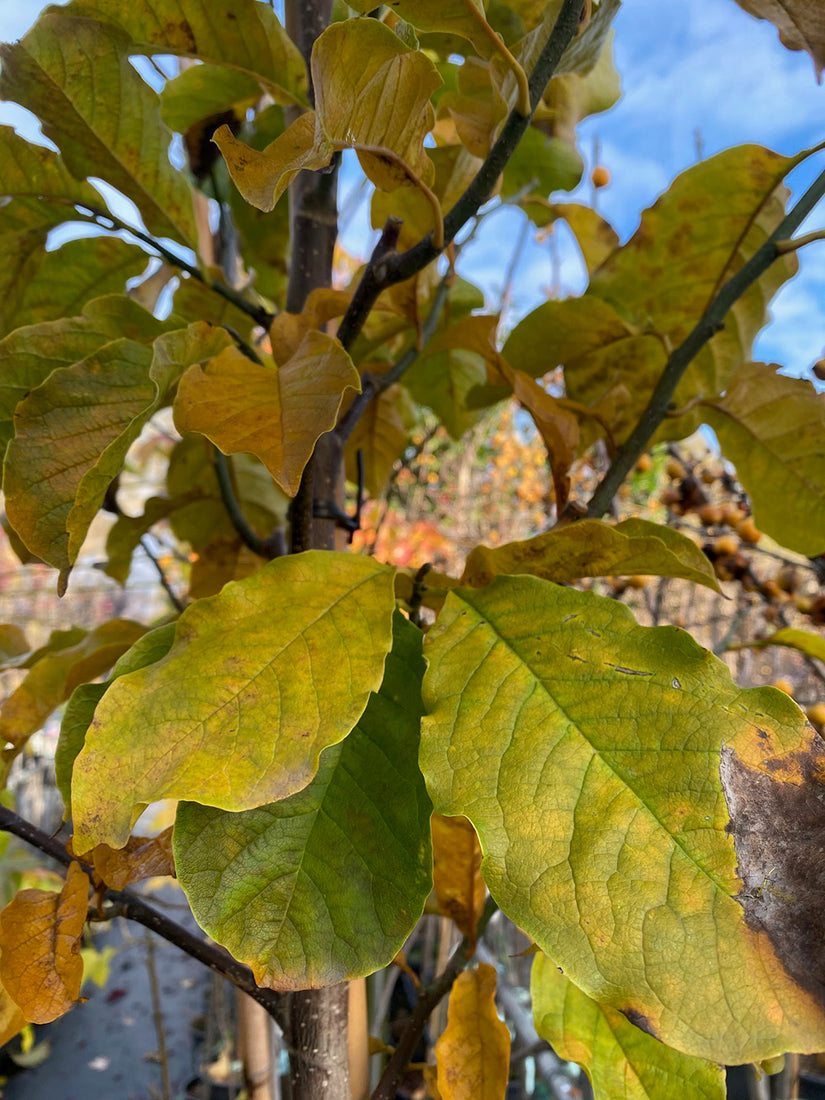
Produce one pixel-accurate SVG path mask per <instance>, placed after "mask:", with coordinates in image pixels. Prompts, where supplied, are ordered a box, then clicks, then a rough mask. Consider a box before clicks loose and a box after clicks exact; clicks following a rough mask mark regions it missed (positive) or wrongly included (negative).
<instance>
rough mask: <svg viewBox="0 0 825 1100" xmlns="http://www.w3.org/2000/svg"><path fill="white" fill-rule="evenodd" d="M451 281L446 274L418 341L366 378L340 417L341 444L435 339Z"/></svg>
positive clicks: (339, 435) (338, 431)
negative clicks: (369, 408) (374, 400)
mask: <svg viewBox="0 0 825 1100" xmlns="http://www.w3.org/2000/svg"><path fill="white" fill-rule="evenodd" d="M449 284H450V279H449V276H446V275H445V276H444V278H443V279H442V280H441V282H440V283H439V286H438V289H437V290H436V292H435V295H434V296H433V304H432V306H431V307H430V312H429V313H428V314H427V317H426V319H425V321H424V324H423V325H422V326H421V337H420V339H419V342H418V344H417V345H415V346H413V347H411V348H409V349H408V350H407V351H405V352H404V354H403V355H402V356H401V358H400V359H399V360H398V361H397V362H396V363H394V364H393V365H392V366H391V367H390V369H389V370H388V371H387V372H386V373H385V374H381V375H372V374H371V375H368V376H367V377H365V379H364V386H363V389H362V390H361V393H359V394H357V395H356V397H355V399H354V400H353V402H352V404H351V405H350V407H349V408H348V409H347V411H346V413H345V414H344V415H343V416H342V417H341V420H340V422H339V423H338V425H337V427H336V428H335V434H336V435H337V436H338V438H339V439H340V441H341V444H342V445H343V444H344V443H346V441H347V440H348V439H349V437H350V436H351V435H352V432H353V429H354V428H355V425H356V424H357V423H358V421H359V420H360V419H361V417H362V416H363V415H364V412H365V411H366V409H367V406H368V405H369V403H370V402H371V401H372V400H373V399H374V398H376V397H378V396H379V395H380V394H382V393H383V392H384V391H385V390H387V389H389V387H390V386H392V385H394V384H395V383H396V382H398V381H399V380H400V379H401V378H403V376H404V375H405V374H406V373H407V371H408V370H409V369H410V367H411V366H412V365H413V363H414V362H415V361H416V359H417V358H418V356H419V355H420V354H421V352H422V351H423V350H424V347H425V346H426V345H427V343H428V341H429V340H430V339H432V336H433V333H434V332H435V330H436V328H437V327H438V322H439V321H440V320H441V313H442V311H443V309H444V304H445V302H446V301H447V294H448V292H449Z"/></svg>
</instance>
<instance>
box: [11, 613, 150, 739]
mask: <svg viewBox="0 0 825 1100" xmlns="http://www.w3.org/2000/svg"><path fill="white" fill-rule="evenodd" d="M145 630H146V628H145V627H144V626H141V625H140V623H135V622H132V621H131V620H129V619H110V620H109V621H108V622H106V623H103V624H102V625H101V626H99V627H96V628H95V629H94V630H92V631H89V632H88V633H87V632H86V631H85V630H81V629H79V628H76V629H73V630H65V631H55V632H54V633H53V634H52V637H51V638H50V639H49V642H48V643H47V644H46V645H45V646H42V647H41V648H40V649H38V650H36V651H35V652H34V653H32V654H31V655H30V656H29V657H28V659H27V660H25V661H24V662H20V663H19V667H23V668H27V669H28V672H27V675H26V677H25V679H24V680H23V682H22V683H21V684H19V685H18V687H17V688H15V690H14V691H12V693H11V694H10V695H9V696H7V698H6V699H4V700H3V702H2V704H0V742H6V743H8V744H11V745H14V746H17V747H19V746H21V745H23V744H25V742H26V741H27V740H28V738H29V737H30V736H31V735H32V734H33V733H35V732H36V731H37V730H39V729H40V728H41V726H42V725H43V723H44V722H45V720H46V719H47V718H48V716H49V715H50V714H51V712H52V711H53V710H54V709H55V707H58V706H59V705H60V704H61V703H62V702H64V701H65V700H66V699H68V697H69V696H70V695H71V693H72V692H73V691H74V689H75V688H76V687H77V685H78V684H81V683H83V682H84V681H86V680H94V679H95V677H97V676H99V675H100V674H101V673H102V672H105V671H106V670H107V669H109V668H111V667H112V665H113V664H114V663H115V661H116V660H117V659H118V657H120V655H121V654H122V653H124V652H125V651H126V650H127V649H128V648H129V646H131V645H133V644H134V643H135V642H136V641H137V640H138V638H140V637H141V635H142V634H144V633H145Z"/></svg>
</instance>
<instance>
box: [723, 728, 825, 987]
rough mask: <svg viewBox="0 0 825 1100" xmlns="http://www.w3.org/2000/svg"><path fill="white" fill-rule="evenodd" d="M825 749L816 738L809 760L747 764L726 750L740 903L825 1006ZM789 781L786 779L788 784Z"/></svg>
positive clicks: (797, 757) (801, 756)
mask: <svg viewBox="0 0 825 1100" xmlns="http://www.w3.org/2000/svg"><path fill="white" fill-rule="evenodd" d="M823 766H825V743H823V741H822V739H821V738H820V737H819V735H818V734H816V733H813V731H812V733H811V738H810V744H809V749H808V751H807V752H800V753H791V754H788V755H787V756H785V757H776V758H774V759H772V760H770V761H765V763H764V765H763V767H762V768H752V767H749V766H748V765H746V764H744V763H743V762H742V761H741V760H740V759H739V758H738V757H737V756H736V754H735V752H734V751H733V750H732V749H730V748H728V747H724V748H723V749H722V757H721V763H720V776H721V780H722V788H723V790H724V793H725V799H726V801H727V805H728V813H729V815H730V823H729V825H728V826H727V831H728V833H729V834H730V835H732V836H733V843H734V848H735V850H736V859H737V868H736V870H737V874H738V875H739V877H740V878H741V880H742V884H743V886H742V890H741V892H740V893H739V895H738V896H737V899H736V900H737V901H738V902H739V904H740V905H741V906H742V908H743V910H744V912H745V921H746V923H747V925H748V927H749V928H752V929H753V930H754V931H764V932H765V933H766V934H767V935H768V937H769V938H770V940H771V943H772V944H773V947H774V950H775V951H776V954H777V956H778V957H779V958H780V960H781V961H782V964H783V965H784V967H785V969H786V970H787V972H788V973H789V974H790V975H791V977H792V978H793V979H794V980H795V981H796V982H797V983H798V984H799V985H800V986H802V987H803V988H804V989H806V990H808V991H809V992H810V993H811V994H813V996H815V997H816V999H817V1000H818V1001H819V1002H820V1003H821V1004H825V957H823V954H822V942H823V940H824V939H825V906H823V904H822V899H823V897H825V785H823V783H822V769H823ZM783 776H784V778H783Z"/></svg>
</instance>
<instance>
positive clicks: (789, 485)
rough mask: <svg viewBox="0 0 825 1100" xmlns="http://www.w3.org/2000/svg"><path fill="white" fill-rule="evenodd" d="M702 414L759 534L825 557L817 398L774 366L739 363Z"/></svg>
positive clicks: (824, 419) (823, 424) (821, 422)
mask: <svg viewBox="0 0 825 1100" xmlns="http://www.w3.org/2000/svg"><path fill="white" fill-rule="evenodd" d="M703 413H704V419H705V420H706V421H707V423H709V424H710V426H711V427H712V428H713V429H714V431H715V432H716V434H717V435H718V437H719V445H720V446H721V448H722V450H723V451H724V453H725V456H726V457H727V458H729V459H730V460H731V462H733V464H734V466H736V472H737V474H738V476H739V479H740V481H741V482H742V484H743V485H744V487H745V489H746V490H747V492H748V494H749V495H750V498H751V504H752V505H753V516H754V520H755V522H756V523H757V525H758V527H759V529H760V530H761V531H764V532H765V534H766V535H770V536H771V538H774V539H776V541H777V542H779V543H781V544H782V545H783V546H787V547H788V549H789V550H796V551H797V553H799V554H809V555H812V556H813V555H816V554H821V553H822V552H823V551H825V396H823V395H822V394H818V393H817V392H816V391H815V390H814V388H813V386H812V385H811V383H810V382H808V381H805V380H803V379H800V378H788V377H787V376H785V375H782V374H777V373H776V367H775V365H774V366H768V365H767V364H765V363H745V364H743V365H742V366H741V367H740V368H739V370H738V371H737V372H736V374H735V375H734V377H733V379H732V381H731V384H730V385H729V386H728V390H727V393H726V394H725V396H724V397H722V398H720V399H719V400H717V401H714V402H713V403H712V404H711V403H709V404H708V406H707V407H706V408H705V409H704V410H703Z"/></svg>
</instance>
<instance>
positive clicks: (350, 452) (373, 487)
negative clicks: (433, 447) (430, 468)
mask: <svg viewBox="0 0 825 1100" xmlns="http://www.w3.org/2000/svg"><path fill="white" fill-rule="evenodd" d="M413 416H414V411H413V407H412V402H411V401H410V398H409V395H408V393H407V391H406V390H405V389H404V387H403V386H389V387H388V388H387V389H386V390H382V391H381V393H379V394H378V396H377V397H376V398H374V399H373V400H372V401H370V403H369V405H368V406H367V408H366V410H365V412H364V415H363V416H362V417H361V419H360V420H359V421H358V423H357V424H356V426H355V430H354V431H353V433H352V435H351V436H350V437H349V439H348V440H347V445H346V448H345V450H344V457H345V459H346V471H347V477H348V478H349V480H350V481H352V482H356V481H357V480H358V463H357V454H358V451H360V452H361V455H362V457H363V462H364V484H365V485H366V488H367V492H368V493H369V494H370V496H372V497H377V496H379V495H380V493H381V491H382V489H383V488H384V486H385V485H386V483H387V479H388V478H389V476H390V474H391V472H392V468H393V466H394V465H395V462H396V460H397V459H398V458H400V456H401V455H402V454H403V452H404V448H405V447H406V446H407V440H408V438H409V428H410V424H411V423H412V420H413Z"/></svg>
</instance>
